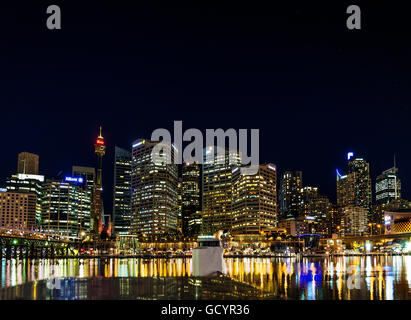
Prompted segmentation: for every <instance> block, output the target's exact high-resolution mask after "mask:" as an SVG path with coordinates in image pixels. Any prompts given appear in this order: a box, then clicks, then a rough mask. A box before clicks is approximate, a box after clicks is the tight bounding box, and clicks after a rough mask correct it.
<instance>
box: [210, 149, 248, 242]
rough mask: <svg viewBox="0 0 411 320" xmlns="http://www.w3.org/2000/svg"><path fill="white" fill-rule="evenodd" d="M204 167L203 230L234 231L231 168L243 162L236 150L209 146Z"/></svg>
mask: <svg viewBox="0 0 411 320" xmlns="http://www.w3.org/2000/svg"><path fill="white" fill-rule="evenodd" d="M204 151H205V152H204V161H203V170H202V195H203V199H202V200H203V201H202V202H203V204H202V214H203V219H202V233H205V234H213V233H215V232H217V231H219V230H231V226H232V210H231V204H232V179H231V178H232V177H231V175H232V170H233V169H234V168H236V167H239V166H240V164H241V158H240V154H239V153H238V152H237V151H235V150H229V149H225V150H223V151H222V152H221V150H220V152H218V151H219V149H218V148H212V147H208V148H207V149H205V150H204Z"/></svg>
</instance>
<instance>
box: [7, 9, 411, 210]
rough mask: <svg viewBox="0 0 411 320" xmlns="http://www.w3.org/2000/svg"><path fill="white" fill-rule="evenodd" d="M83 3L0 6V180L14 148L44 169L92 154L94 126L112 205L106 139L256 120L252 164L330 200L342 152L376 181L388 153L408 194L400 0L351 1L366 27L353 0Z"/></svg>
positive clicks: (405, 31) (406, 61) (406, 63)
mask: <svg viewBox="0 0 411 320" xmlns="http://www.w3.org/2000/svg"><path fill="white" fill-rule="evenodd" d="M84 2H85V1H67V2H61V1H50V2H46V3H42V4H40V2H38V1H35V2H34V1H30V2H29V1H27V3H24V2H19V3H18V4H9V5H6V4H3V3H2V4H1V8H0V27H1V28H0V32H1V42H0V70H1V73H0V81H1V83H0V90H1V92H0V93H1V94H0V106H1V107H0V108H1V113H0V134H1V140H0V141H1V150H2V152H1V155H2V157H1V166H0V185H2V184H4V180H5V178H6V177H7V176H9V175H10V174H12V173H15V171H16V165H17V154H18V153H19V152H21V151H29V152H34V153H37V154H39V155H40V169H41V173H43V174H45V175H47V176H51V175H55V174H57V172H59V171H60V170H62V171H64V172H67V173H69V172H70V170H71V166H72V165H73V164H75V165H95V163H96V159H95V156H94V154H93V143H94V139H95V137H96V135H97V130H98V126H99V125H100V124H101V125H103V133H104V136H105V138H106V143H107V145H108V150H107V156H106V157H105V160H104V168H103V170H104V173H103V181H104V190H105V207H106V211H108V212H111V189H112V180H113V165H112V163H113V152H114V146H115V145H118V146H121V147H124V148H130V146H131V143H132V141H133V140H135V139H137V138H140V137H142V138H150V136H151V133H152V131H153V130H154V129H156V128H161V127H164V128H170V129H171V128H172V126H173V121H174V120H183V127H184V128H185V129H187V128H191V127H193V128H199V129H202V130H205V129H206V128H213V129H216V128H223V129H228V128H235V129H239V128H247V129H251V128H259V129H260V159H261V162H272V163H275V164H277V166H278V169H279V171H280V172H283V171H285V170H302V171H303V181H304V184H305V185H313V186H318V187H319V188H320V192H321V193H323V194H325V195H328V196H330V198H331V199H332V200H333V201H334V200H335V169H336V168H337V167H338V168H340V169H341V170H340V171H345V166H346V161H345V157H346V153H347V152H348V151H354V152H355V154H356V155H358V156H362V157H364V158H365V159H366V160H368V161H369V162H370V164H371V173H372V178H373V181H374V180H375V176H376V175H377V174H379V173H380V172H381V171H382V170H385V169H387V168H389V167H391V166H392V162H393V155H394V153H395V154H396V157H397V164H398V166H399V169H400V175H401V178H402V185H403V197H404V198H411V166H410V163H411V148H410V143H409V142H410V138H411V134H410V118H411V117H410V115H411V109H410V102H411V101H410V82H411V81H410V64H411V56H410V46H411V45H410V43H411V41H410V22H409V21H410V19H409V18H408V17H407V12H408V11H407V9H406V8H404V7H403V6H402V5H401V4H393V3H392V2H390V4H387V2H384V3H382V4H381V5H380V6H379V7H375V5H374V7H370V5H366V4H362V3H363V2H358V1H357V2H356V4H360V7H361V9H362V30H357V31H350V30H348V29H347V28H346V17H347V16H348V15H347V14H346V8H347V6H348V5H349V4H352V3H351V2H347V3H344V2H343V1H341V2H339V4H338V5H335V4H334V5H332V4H330V3H328V4H324V3H323V2H315V1H314V2H313V1H310V3H309V4H307V1H305V2H302V4H298V3H297V2H294V3H293V4H292V5H291V4H290V5H281V6H280V5H278V4H276V5H275V7H274V6H268V5H265V4H263V3H258V2H256V3H254V2H247V3H244V4H239V3H238V2H234V3H231V4H230V5H229V6H228V5H227V7H220V6H218V4H215V5H211V4H210V5H209V6H207V7H201V8H200V7H197V8H196V7H194V4H193V2H191V4H190V2H188V4H187V3H186V4H183V3H180V5H178V4H175V6H171V4H168V5H167V6H158V7H154V6H149V4H145V5H140V6H139V5H137V4H133V5H131V4H130V3H131V2H129V1H127V2H126V1H99V2H93V1H87V4H85V3H84ZM333 2H334V1H333ZM271 3H273V2H271ZM303 3H305V4H303ZM50 4H58V5H60V7H61V11H62V30H54V31H51V30H48V29H47V28H46V19H47V14H46V8H47V5H50ZM172 4H173V5H174V2H172Z"/></svg>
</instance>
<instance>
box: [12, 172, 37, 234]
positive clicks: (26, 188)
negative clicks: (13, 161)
mask: <svg viewBox="0 0 411 320" xmlns="http://www.w3.org/2000/svg"><path fill="white" fill-rule="evenodd" d="M43 182H44V176H41V175H34V174H24V173H18V174H15V175H12V176H11V177H10V178H7V179H6V188H7V191H10V192H17V193H31V194H33V195H34V196H35V197H36V206H35V207H34V215H35V217H36V226H37V228H40V225H41V195H42V184H43ZM29 210H33V208H32V207H30V208H29ZM29 214H30V216H31V215H32V214H33V213H32V212H30V213H29Z"/></svg>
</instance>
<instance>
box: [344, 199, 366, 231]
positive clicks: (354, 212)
mask: <svg viewBox="0 0 411 320" xmlns="http://www.w3.org/2000/svg"><path fill="white" fill-rule="evenodd" d="M341 209H342V218H341V235H342V236H362V235H364V234H366V233H368V210H367V209H366V208H364V207H360V206H352V205H347V206H344V207H342V208H341Z"/></svg>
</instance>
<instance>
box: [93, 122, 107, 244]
mask: <svg viewBox="0 0 411 320" xmlns="http://www.w3.org/2000/svg"><path fill="white" fill-rule="evenodd" d="M94 153H95V154H96V155H97V176H96V180H95V183H94V190H93V206H92V213H91V219H90V232H91V234H92V237H95V238H96V237H98V234H99V233H100V231H101V218H102V213H103V198H102V192H103V180H102V175H103V156H104V155H105V154H106V146H105V143H104V138H103V136H102V134H101V126H100V134H99V136H98V137H97V140H96V143H95V144H94Z"/></svg>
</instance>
